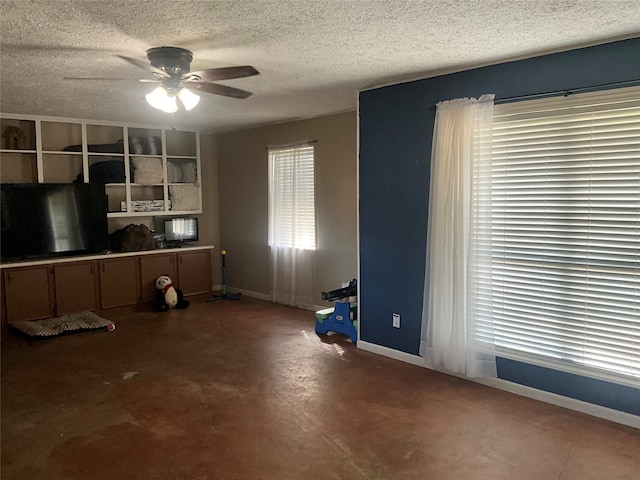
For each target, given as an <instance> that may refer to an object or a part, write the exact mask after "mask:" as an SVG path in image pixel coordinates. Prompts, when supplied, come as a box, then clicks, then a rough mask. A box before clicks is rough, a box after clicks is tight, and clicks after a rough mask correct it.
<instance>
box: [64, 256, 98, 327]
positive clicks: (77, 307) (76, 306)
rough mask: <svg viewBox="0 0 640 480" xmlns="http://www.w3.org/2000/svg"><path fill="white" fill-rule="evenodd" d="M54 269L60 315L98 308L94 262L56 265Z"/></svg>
mask: <svg viewBox="0 0 640 480" xmlns="http://www.w3.org/2000/svg"><path fill="white" fill-rule="evenodd" d="M53 271H54V276H55V286H56V313H57V314H58V315H63V314H65V313H73V312H80V311H83V310H97V309H98V295H97V282H96V274H95V263H94V262H79V263H69V264H60V265H55V266H54V267H53Z"/></svg>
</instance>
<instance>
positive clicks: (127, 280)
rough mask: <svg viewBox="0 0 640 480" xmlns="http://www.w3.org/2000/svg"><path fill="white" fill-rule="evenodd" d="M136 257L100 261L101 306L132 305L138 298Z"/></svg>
mask: <svg viewBox="0 0 640 480" xmlns="http://www.w3.org/2000/svg"><path fill="white" fill-rule="evenodd" d="M139 285H140V281H139V274H138V259H137V258H135V257H128V258H115V259H112V260H101V261H100V298H101V306H102V308H111V307H122V306H125V305H134V304H136V303H138V299H139V298H140V289H139Z"/></svg>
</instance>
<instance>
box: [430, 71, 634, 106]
mask: <svg viewBox="0 0 640 480" xmlns="http://www.w3.org/2000/svg"><path fill="white" fill-rule="evenodd" d="M633 85H640V79H636V80H626V81H624V82H614V83H602V84H600V85H593V86H591V87H579V88H569V89H566V90H555V91H552V92H543V93H531V94H529V95H520V96H515V97H504V98H496V99H495V100H494V102H493V103H494V104H498V105H499V104H501V103H508V102H517V101H518V100H528V99H533V98H547V97H557V96H560V95H563V96H565V97H568V96H569V95H574V94H576V93H584V92H589V91H598V90H604V89H606V88H613V87H630V86H633ZM435 109H436V106H435V105H434V106H432V107H431V108H429V110H430V111H433V110H435Z"/></svg>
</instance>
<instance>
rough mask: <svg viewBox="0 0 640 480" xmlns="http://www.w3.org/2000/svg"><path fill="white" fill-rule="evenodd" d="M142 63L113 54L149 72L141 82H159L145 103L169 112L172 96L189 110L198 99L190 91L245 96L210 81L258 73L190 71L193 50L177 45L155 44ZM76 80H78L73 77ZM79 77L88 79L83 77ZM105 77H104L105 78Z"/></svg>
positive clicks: (243, 68) (235, 69)
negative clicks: (150, 74)
mask: <svg viewBox="0 0 640 480" xmlns="http://www.w3.org/2000/svg"><path fill="white" fill-rule="evenodd" d="M146 53H147V59H148V60H149V63H145V62H143V61H140V60H138V59H135V58H131V57H125V56H122V55H117V56H118V57H119V58H121V59H123V60H125V61H127V62H129V63H131V64H132V65H135V66H136V67H139V68H141V69H143V70H146V71H148V72H151V73H152V74H153V75H154V76H155V78H154V79H141V80H140V81H141V82H148V83H159V84H160V86H158V87H157V88H156V89H155V90H153V91H152V92H151V93H149V94H147V95H146V99H147V102H148V103H149V104H150V105H151V106H152V107H154V108H157V109H159V110H163V111H165V112H167V113H173V112H175V111H177V110H178V104H177V102H176V98H179V99H180V101H181V103H182V104H183V106H184V107H185V109H187V110H191V109H192V108H194V107H195V106H196V105H197V104H198V102H199V101H200V97H199V96H198V95H197V94H196V93H194V92H206V93H212V94H214V95H222V96H225V97H232V98H247V97H249V96H250V95H251V92H247V91H246V90H240V89H239V88H234V87H229V86H226V85H220V84H217V83H213V82H214V81H216V80H229V79H233V78H244V77H250V76H253V75H258V74H259V73H260V72H258V70H256V69H255V68H253V67H251V66H248V65H246V66H240V67H221V68H210V69H207V70H199V71H195V72H192V71H190V68H191V61H192V60H193V53H192V52H191V51H190V50H187V49H184V48H179V47H155V48H150V49H149V50H147V52H146ZM76 80H80V79H79V78H76ZM83 80H88V79H87V78H83ZM105 80H106V79H105ZM114 80H115V79H114Z"/></svg>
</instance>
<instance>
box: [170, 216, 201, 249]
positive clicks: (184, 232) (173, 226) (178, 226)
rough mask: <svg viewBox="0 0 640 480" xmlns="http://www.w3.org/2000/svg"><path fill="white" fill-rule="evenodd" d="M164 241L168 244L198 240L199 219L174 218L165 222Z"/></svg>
mask: <svg viewBox="0 0 640 480" xmlns="http://www.w3.org/2000/svg"><path fill="white" fill-rule="evenodd" d="M164 240H165V242H167V243H168V244H179V243H181V242H195V241H197V240H198V219H197V218H173V219H171V220H165V221H164Z"/></svg>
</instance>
